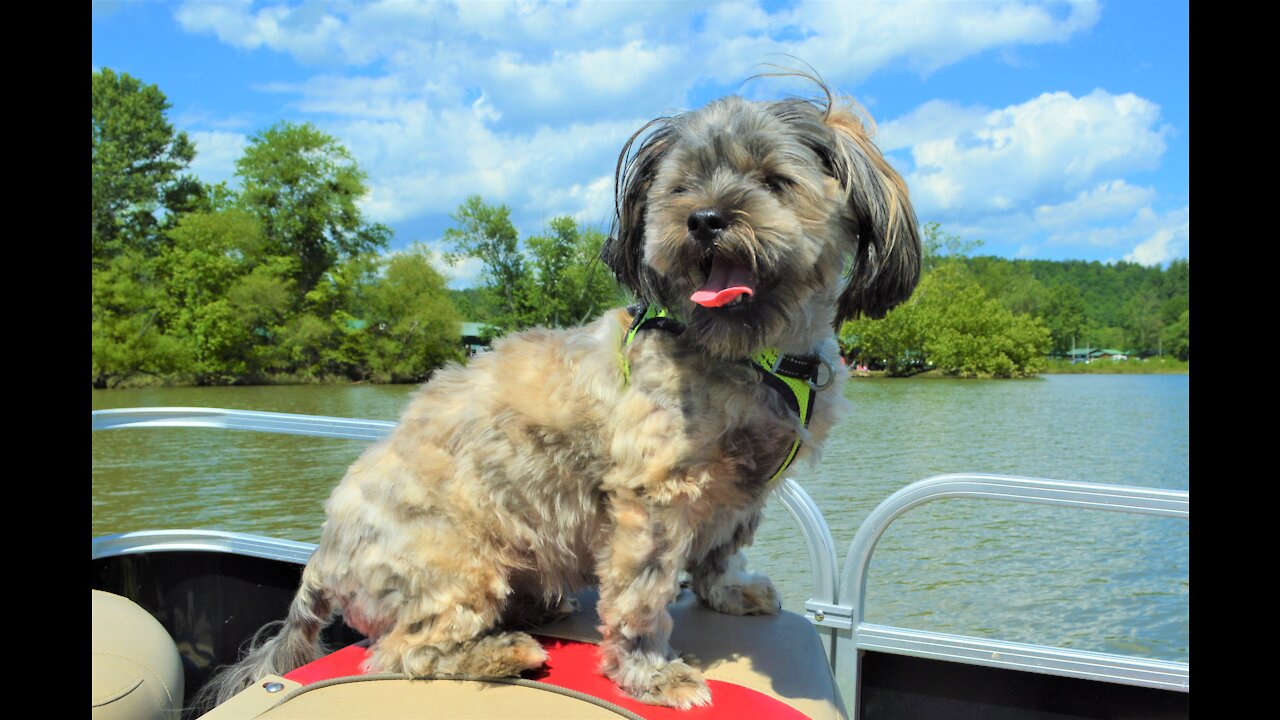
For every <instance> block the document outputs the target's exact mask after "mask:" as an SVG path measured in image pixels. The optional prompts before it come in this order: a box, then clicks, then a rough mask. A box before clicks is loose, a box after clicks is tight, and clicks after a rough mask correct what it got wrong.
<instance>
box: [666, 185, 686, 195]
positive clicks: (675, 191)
mask: <svg viewBox="0 0 1280 720" xmlns="http://www.w3.org/2000/svg"><path fill="white" fill-rule="evenodd" d="M670 192H671V194H672V195H683V194H684V193H685V192H687V191H686V190H685V187H684V186H683V185H676V186H675V187H673V188H671V191H670Z"/></svg>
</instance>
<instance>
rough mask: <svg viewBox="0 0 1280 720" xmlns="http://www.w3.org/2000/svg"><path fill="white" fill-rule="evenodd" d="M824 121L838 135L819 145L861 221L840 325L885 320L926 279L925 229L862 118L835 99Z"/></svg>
mask: <svg viewBox="0 0 1280 720" xmlns="http://www.w3.org/2000/svg"><path fill="white" fill-rule="evenodd" d="M823 124H824V125H826V127H827V128H828V130H829V131H830V133H831V136H832V137H833V138H834V142H833V143H832V145H831V146H830V147H828V148H826V149H817V148H815V150H817V152H818V153H819V156H821V157H823V160H824V162H827V163H828V164H829V167H830V168H831V170H832V171H833V174H834V176H835V177H836V179H837V180H839V181H840V184H841V185H842V186H843V187H844V189H845V192H847V193H848V198H849V207H850V210H851V211H852V214H853V218H854V222H855V223H856V225H857V227H856V233H857V237H856V239H855V243H856V246H855V251H854V264H853V268H852V269H851V270H850V272H849V280H848V284H847V285H846V286H845V288H844V291H843V292H841V294H840V301H839V307H838V309H837V311H836V327H837V328H838V327H840V325H841V324H842V323H843V322H844V321H845V320H850V319H853V318H857V317H860V316H862V315H866V316H868V317H873V318H879V317H884V314H885V313H887V312H889V311H890V310H892V309H893V307H894V306H896V305H897V304H898V303H900V302H902V301H904V300H906V299H907V298H909V297H911V292H912V291H913V290H915V287H916V283H917V282H919V280H920V252H921V251H920V232H919V230H918V228H917V227H916V214H915V210H913V209H912V207H911V201H910V200H909V199H908V197H907V185H906V183H905V182H903V180H902V177H901V176H900V175H898V173H897V172H896V171H895V170H894V169H893V168H892V167H890V166H889V163H888V162H886V161H885V159H884V156H883V155H881V154H880V150H879V148H877V147H876V146H875V144H874V143H872V142H871V137H870V134H869V133H868V132H867V130H866V129H865V128H864V126H863V124H862V121H861V119H860V118H859V117H858V116H857V115H856V114H854V113H853V112H852V111H851V110H849V109H847V108H843V107H839V106H837V105H835V104H834V103H832V104H831V105H829V106H828V108H827V111H826V114H825V116H824V117H823Z"/></svg>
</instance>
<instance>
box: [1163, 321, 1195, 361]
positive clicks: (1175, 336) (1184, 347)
mask: <svg viewBox="0 0 1280 720" xmlns="http://www.w3.org/2000/svg"><path fill="white" fill-rule="evenodd" d="M1190 313H1191V311H1190V310H1183V311H1182V314H1181V315H1179V316H1178V319H1177V320H1175V321H1174V322H1172V323H1170V324H1169V325H1167V326H1165V329H1164V332H1163V333H1162V334H1161V336H1160V340H1161V343H1162V344H1163V345H1164V352H1165V353H1166V354H1169V355H1172V356H1174V357H1176V358H1178V359H1179V360H1190V359H1191V329H1190Z"/></svg>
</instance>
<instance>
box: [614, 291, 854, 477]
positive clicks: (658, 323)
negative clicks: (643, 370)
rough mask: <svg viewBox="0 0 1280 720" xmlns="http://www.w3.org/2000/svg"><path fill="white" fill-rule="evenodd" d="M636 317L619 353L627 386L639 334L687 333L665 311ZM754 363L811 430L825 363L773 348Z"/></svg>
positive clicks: (790, 456) (796, 445)
mask: <svg viewBox="0 0 1280 720" xmlns="http://www.w3.org/2000/svg"><path fill="white" fill-rule="evenodd" d="M633 315H634V319H633V320H632V321H631V328H630V329H629V330H627V334H626V336H625V337H624V338H623V341H622V350H623V351H622V352H620V353H619V354H620V355H621V357H622V376H623V378H625V380H626V382H627V384H630V383H631V365H630V363H629V362H627V353H626V352H625V350H626V348H628V347H630V346H631V343H632V341H633V340H635V337H636V333H638V332H640V331H641V330H648V329H657V330H665V331H667V332H670V333H674V334H676V335H679V334H680V333H682V332H684V325H683V324H682V323H681V322H680V321H679V320H676V319H675V317H674V316H673V315H671V313H669V312H668V311H667V309H666V308H663V307H659V306H657V305H647V306H645V307H644V308H643V311H642V312H641V311H639V310H637V312H635V313H633ZM751 361H752V363H751V365H752V367H754V368H755V369H756V370H757V371H758V372H759V373H760V379H761V381H762V382H764V384H766V385H768V386H769V387H771V388H773V389H774V390H775V391H777V393H778V394H779V395H780V396H782V399H783V401H785V402H786V403H787V407H789V408H791V411H792V412H794V413H795V414H796V416H797V417H799V418H801V419H802V420H803V421H804V426H805V427H806V428H807V427H809V420H810V418H812V417H813V404H814V396H815V395H816V394H817V390H818V387H817V380H818V368H819V367H820V366H821V365H823V364H825V363H823V362H822V361H820V360H819V359H817V358H798V357H795V356H793V355H782V354H780V353H779V352H778V351H777V350H776V349H773V348H769V349H765V350H761V351H760V352H758V353H756V354H755V356H754V357H752V358H751ZM828 369H830V368H828ZM822 387H825V385H824V386H822ZM800 445H801V443H800V438H798V437H797V438H796V440H795V442H793V443H792V444H791V452H789V453H787V457H786V459H785V460H783V461H782V466H781V467H779V468H778V470H777V472H775V473H774V474H773V476H772V477H770V478H769V485H773V484H774V483H776V482H777V481H778V480H779V479H780V478H781V477H782V473H783V472H785V471H786V469H787V468H788V467H790V466H791V462H792V461H793V460H795V457H796V453H798V452H800Z"/></svg>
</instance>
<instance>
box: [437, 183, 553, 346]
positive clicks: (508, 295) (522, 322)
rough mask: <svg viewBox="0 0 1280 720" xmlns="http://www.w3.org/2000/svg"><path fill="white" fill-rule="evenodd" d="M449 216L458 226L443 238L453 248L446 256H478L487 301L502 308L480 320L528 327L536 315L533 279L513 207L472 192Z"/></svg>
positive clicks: (507, 326) (510, 327)
mask: <svg viewBox="0 0 1280 720" xmlns="http://www.w3.org/2000/svg"><path fill="white" fill-rule="evenodd" d="M449 217H451V218H453V221H454V223H455V224H456V225H455V226H454V227H451V228H449V229H447V230H445V231H444V239H445V240H447V241H448V242H450V243H452V244H453V248H454V249H453V251H452V252H449V253H447V254H446V255H445V257H446V259H447V260H448V261H449V262H450V263H457V262H458V261H459V260H461V259H462V258H466V257H473V258H477V259H479V260H480V262H481V263H483V265H484V278H485V293H486V295H488V296H489V298H488V304H490V305H491V306H493V307H497V308H499V310H498V313H497V316H496V317H492V318H481V319H482V320H484V321H486V322H489V323H490V324H493V325H498V326H500V327H502V328H503V329H505V330H508V331H511V330H518V329H521V328H523V327H527V326H528V325H529V324H531V319H532V318H533V317H535V316H536V311H535V309H534V308H533V307H532V306H531V303H530V301H531V299H532V296H533V281H532V278H531V277H530V276H529V274H528V272H527V270H526V267H525V258H524V254H523V253H521V252H520V238H519V235H518V234H517V233H516V228H515V225H513V224H512V223H511V210H510V208H508V207H507V206H506V205H499V206H497V207H493V206H490V205H487V204H485V202H484V200H483V199H482V198H481V197H480V196H478V195H472V196H471V197H469V198H467V200H466V202H464V203H463V204H462V205H461V206H459V207H458V209H457V211H455V212H454V213H452V214H451V215H450V216H449Z"/></svg>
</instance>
